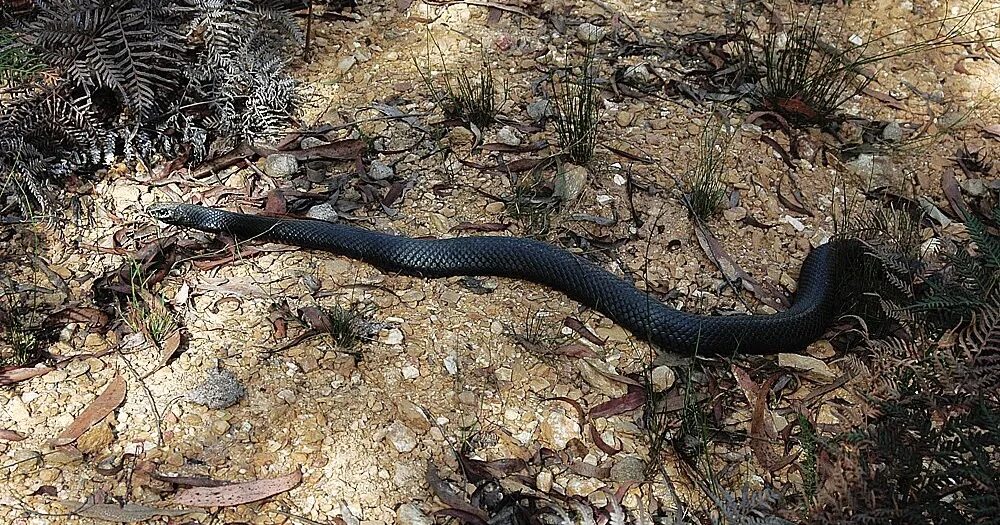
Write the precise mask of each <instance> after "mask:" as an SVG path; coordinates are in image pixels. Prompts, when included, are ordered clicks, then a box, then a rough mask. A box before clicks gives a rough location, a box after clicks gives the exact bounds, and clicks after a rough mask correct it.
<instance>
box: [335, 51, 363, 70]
mask: <svg viewBox="0 0 1000 525" xmlns="http://www.w3.org/2000/svg"><path fill="white" fill-rule="evenodd" d="M357 63H358V59H357V58H356V57H355V56H354V55H348V56H346V57H344V58H341V59H340V60H338V61H337V71H339V72H340V73H342V74H343V73H347V72H348V71H350V69H351V68H352V67H354V64H357Z"/></svg>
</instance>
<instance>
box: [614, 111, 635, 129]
mask: <svg viewBox="0 0 1000 525" xmlns="http://www.w3.org/2000/svg"><path fill="white" fill-rule="evenodd" d="M634 119H635V116H634V115H632V113H631V112H629V111H626V110H622V111H619V112H618V114H617V115H615V122H617V123H618V125H619V126H620V127H623V128H627V127H629V126H630V125H632V120H634Z"/></svg>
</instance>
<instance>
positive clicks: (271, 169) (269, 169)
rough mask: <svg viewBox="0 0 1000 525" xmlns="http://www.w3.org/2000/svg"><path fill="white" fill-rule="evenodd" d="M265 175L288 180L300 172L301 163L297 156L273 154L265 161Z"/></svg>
mask: <svg viewBox="0 0 1000 525" xmlns="http://www.w3.org/2000/svg"><path fill="white" fill-rule="evenodd" d="M263 169H264V173H266V174H268V175H270V176H272V177H275V178H286V177H289V176H291V175H294V174H295V173H296V172H297V171H299V161H298V159H296V158H295V155H290V154H288V153H272V154H270V155H268V156H267V158H266V159H264V168H263Z"/></svg>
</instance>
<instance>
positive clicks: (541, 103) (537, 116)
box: [527, 99, 555, 121]
mask: <svg viewBox="0 0 1000 525" xmlns="http://www.w3.org/2000/svg"><path fill="white" fill-rule="evenodd" d="M527 111H528V117H530V118H531V120H533V121H539V120H542V119H543V118H545V117H548V116H552V115H554V114H555V110H554V109H553V108H552V104H550V103H549V101H548V100H546V99H542V100H536V101H534V102H531V103H529V104H528V107H527Z"/></svg>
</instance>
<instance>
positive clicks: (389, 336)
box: [379, 328, 403, 345]
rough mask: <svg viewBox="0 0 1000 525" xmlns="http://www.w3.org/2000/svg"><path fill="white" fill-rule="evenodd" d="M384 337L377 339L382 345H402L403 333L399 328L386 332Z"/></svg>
mask: <svg viewBox="0 0 1000 525" xmlns="http://www.w3.org/2000/svg"><path fill="white" fill-rule="evenodd" d="M384 333H385V335H384V336H383V337H380V338H379V342H380V343H382V344H384V345H398V344H402V343H403V331H402V330H400V329H399V328H390V329H388V330H386V331H385V332H384Z"/></svg>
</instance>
